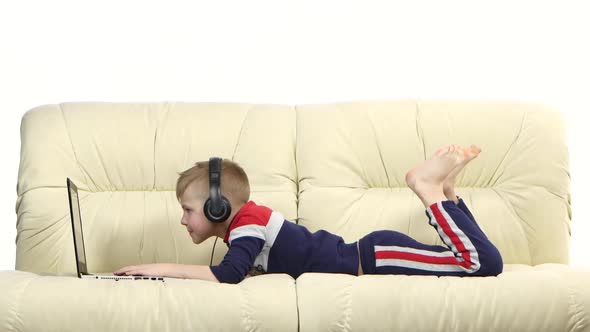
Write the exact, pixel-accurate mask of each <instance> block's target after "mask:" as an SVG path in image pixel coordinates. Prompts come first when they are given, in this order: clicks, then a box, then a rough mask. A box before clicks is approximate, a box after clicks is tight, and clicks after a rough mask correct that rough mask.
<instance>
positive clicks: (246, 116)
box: [231, 105, 256, 161]
mask: <svg viewBox="0 0 590 332" xmlns="http://www.w3.org/2000/svg"><path fill="white" fill-rule="evenodd" d="M255 106H256V105H250V106H249V107H248V108H247V109H246V114H245V115H244V119H243V120H242V125H241V126H240V132H239V133H238V137H237V138H236V146H234V152H233V154H232V156H231V160H232V161H234V157H235V156H236V151H238V145H240V139H241V138H242V131H243V130H244V124H245V123H246V121H247V120H248V115H249V114H250V110H252V109H253V108H254V107H255Z"/></svg>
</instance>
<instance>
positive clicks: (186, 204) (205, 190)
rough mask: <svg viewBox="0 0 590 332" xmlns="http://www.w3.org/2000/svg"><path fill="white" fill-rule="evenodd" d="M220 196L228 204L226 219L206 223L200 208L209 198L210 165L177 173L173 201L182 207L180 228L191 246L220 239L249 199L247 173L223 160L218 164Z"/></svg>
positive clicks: (231, 162)
mask: <svg viewBox="0 0 590 332" xmlns="http://www.w3.org/2000/svg"><path fill="white" fill-rule="evenodd" d="M221 194H222V195H223V196H225V197H226V198H227V199H228V200H229V202H230V204H231V208H232V211H231V214H230V216H229V218H228V219H227V220H226V221H225V222H223V223H219V224H215V223H212V222H210V221H209V220H207V218H206V217H205V214H204V213H203V206H204V204H205V201H206V200H207V198H209V161H200V162H198V163H196V164H195V166H193V167H191V168H189V169H187V170H185V171H184V172H182V173H180V176H179V177H178V181H177V182H176V198H177V199H178V201H179V202H180V204H181V205H182V209H183V215H182V219H181V224H183V225H185V226H186V228H187V230H188V231H189V234H190V236H191V238H192V239H193V242H194V243H197V244H199V243H201V242H203V241H205V240H206V239H208V238H209V237H211V236H219V237H223V236H224V235H225V231H226V230H227V226H228V225H229V223H230V222H231V220H232V219H233V217H234V216H235V214H236V213H237V212H238V210H239V209H240V208H241V207H242V206H244V204H246V203H247V202H248V200H249V199H250V184H249V182H248V176H247V175H246V172H244V170H243V169H242V167H240V165H238V164H237V163H235V162H233V161H231V160H227V159H223V160H222V162H221Z"/></svg>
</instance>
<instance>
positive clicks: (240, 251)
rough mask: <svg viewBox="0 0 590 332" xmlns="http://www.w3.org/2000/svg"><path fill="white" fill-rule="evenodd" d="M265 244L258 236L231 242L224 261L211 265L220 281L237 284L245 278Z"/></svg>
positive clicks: (212, 270) (245, 237)
mask: <svg viewBox="0 0 590 332" xmlns="http://www.w3.org/2000/svg"><path fill="white" fill-rule="evenodd" d="M263 246H264V240H262V239H259V238H256V237H252V236H244V237H240V238H237V239H235V240H233V241H232V242H231V246H230V247H229V250H228V251H227V254H225V257H223V261H221V263H220V264H219V265H216V266H212V267H211V272H213V274H214V275H215V277H216V278H217V280H219V282H223V283H230V284H237V283H238V282H240V281H242V280H244V278H245V277H246V273H248V271H250V268H252V265H253V264H254V260H255V259H256V256H258V254H259V253H260V251H262V247H263Z"/></svg>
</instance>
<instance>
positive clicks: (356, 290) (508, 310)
mask: <svg viewBox="0 0 590 332" xmlns="http://www.w3.org/2000/svg"><path fill="white" fill-rule="evenodd" d="M589 282H590V269H574V268H571V267H569V266H567V265H563V264H541V265H537V266H530V265H522V264H506V265H505V266H504V272H503V273H502V274H500V275H499V276H498V277H469V278H460V277H440V278H439V277H435V276H406V275H395V276H393V275H392V276H383V275H381V276H379V275H364V276H361V277H355V276H348V275H329V274H320V273H307V274H304V275H302V276H301V277H299V278H298V279H297V300H298V302H299V320H300V327H301V331H365V330H370V331H519V332H522V331H532V332H537V331H588V330H589V329H590V317H589V316H588V313H589V312H590V287H588V284H589Z"/></svg>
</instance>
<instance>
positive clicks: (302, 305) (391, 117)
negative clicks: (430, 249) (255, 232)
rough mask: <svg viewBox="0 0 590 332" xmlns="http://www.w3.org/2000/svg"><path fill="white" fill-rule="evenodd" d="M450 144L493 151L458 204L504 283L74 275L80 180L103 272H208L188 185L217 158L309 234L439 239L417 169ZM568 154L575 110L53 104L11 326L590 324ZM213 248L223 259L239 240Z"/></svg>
mask: <svg viewBox="0 0 590 332" xmlns="http://www.w3.org/2000/svg"><path fill="white" fill-rule="evenodd" d="M451 143H457V144H462V145H466V146H468V145H469V144H472V143H473V144H477V145H479V146H480V147H481V148H482V153H481V154H480V156H479V157H478V158H476V159H475V160H474V161H472V162H471V163H470V164H469V165H468V166H467V167H466V168H465V169H464V170H463V172H462V173H461V175H460V176H459V178H458V183H457V193H458V194H459V195H460V196H462V197H463V198H464V199H465V201H466V203H467V205H468V206H469V208H470V210H471V211H472V212H473V214H474V216H475V217H476V219H477V221H478V223H479V225H480V226H481V228H482V229H483V230H484V232H485V233H486V234H487V235H488V237H489V238H490V240H491V241H492V242H493V243H494V244H495V245H496V246H497V247H498V249H499V250H500V252H501V254H502V255H503V259H504V263H505V264H506V265H505V268H504V273H503V274H501V275H500V276H498V277H492V278H476V277H473V278H453V277H442V278H437V277H432V276H412V277H408V276H369V275H366V276H362V277H355V276H346V275H329V274H319V273H307V274H304V275H302V276H301V277H300V278H298V279H297V280H293V279H292V278H291V277H289V276H286V275H265V276H261V277H255V278H248V279H246V280H244V281H243V282H242V283H240V284H238V285H220V284H212V283H208V282H205V281H197V280H176V281H172V282H170V283H163V284H162V283H158V284H155V283H153V282H148V283H133V285H126V284H124V283H122V282H119V283H117V282H114V281H108V280H107V281H100V282H97V281H93V280H80V279H77V278H75V277H73V274H74V272H75V265H74V264H75V262H74V251H73V243H72V236H71V228H70V221H69V213H68V205H67V192H66V189H65V179H66V177H70V178H72V179H73V180H74V182H75V183H76V184H77V185H78V186H79V188H80V194H81V207H82V218H83V222H84V237H85V242H86V255H87V257H88V262H89V270H90V271H91V272H109V271H113V270H115V269H117V268H119V267H121V266H124V265H130V264H142V263H153V262H172V263H183V264H208V263H209V257H210V253H211V249H212V245H213V241H212V240H209V241H207V242H205V243H203V244H202V245H199V246H195V245H193V243H192V242H191V241H190V238H189V236H188V235H187V234H186V230H185V228H184V227H183V226H182V225H181V224H180V217H181V212H182V211H181V209H180V207H179V205H178V202H177V201H176V197H175V192H174V190H175V188H174V186H175V182H176V179H177V176H178V173H179V172H181V171H183V170H185V169H186V168H188V167H190V166H192V165H193V164H194V163H195V162H196V161H200V160H207V159H208V158H209V157H210V156H212V155H217V156H220V157H223V158H228V159H232V160H234V161H236V162H238V163H239V164H240V165H242V166H243V167H244V169H245V170H246V172H247V173H248V176H249V178H250V184H251V189H252V196H251V198H252V199H253V200H254V201H256V202H257V203H259V204H263V205H268V206H270V207H272V208H273V209H275V210H278V211H279V212H281V213H282V214H283V215H285V217H286V218H287V219H290V220H295V221H297V222H298V223H300V224H302V225H305V226H306V227H308V228H309V229H310V230H312V231H315V230H319V229H326V230H328V231H331V232H334V233H337V234H339V235H341V236H343V237H344V238H345V240H346V241H347V242H352V241H356V240H357V239H358V238H360V237H362V236H363V235H365V234H366V233H368V232H370V231H373V230H377V229H394V230H398V231H401V232H404V233H406V234H409V235H410V236H412V237H414V238H416V239H417V240H418V241H421V242H424V243H428V244H442V243H441V240H440V238H439V237H438V236H437V234H436V232H435V231H434V229H433V228H432V227H431V226H429V225H428V223H427V218H426V216H425V214H424V206H422V204H421V202H420V201H419V200H418V198H417V197H415V195H414V194H413V193H412V192H411V190H409V189H408V188H407V186H406V184H405V174H406V172H407V171H408V170H409V169H410V168H411V167H413V166H415V165H416V164H418V163H421V162H422V161H423V160H425V158H428V157H429V156H430V155H432V154H433V152H434V151H435V150H436V149H438V148H439V147H441V146H443V145H447V144H451ZM568 162H569V161H568V150H567V144H566V128H565V126H564V123H563V119H562V117H561V115H560V113H559V112H558V111H557V110H555V109H552V108H550V107H548V106H545V105H541V104H536V103H525V102H515V101H442V100H438V101H419V100H418V101H417V100H399V101H364V102H348V103H334V104H321V105H311V104H310V105H295V106H287V105H255V104H238V103H179V102H175V103H172V102H163V103H144V104H139V103H64V104H59V105H45V106H40V107H38V108H35V109H33V110H31V111H29V112H27V113H26V114H25V115H24V117H23V120H22V127H21V161H20V168H19V179H18V200H17V206H16V210H17V215H18V218H17V230H18V234H17V239H16V245H17V257H16V269H17V270H20V271H6V272H0V292H1V293H2V294H3V296H2V297H0V330H8V331H35V330H39V329H41V328H45V329H47V330H65V329H76V330H79V329H80V328H85V329H87V330H91V331H105V330H114V329H119V330H130V331H133V330H135V331H145V330H150V329H151V330H158V331H160V330H161V331H178V330H199V329H213V330H226V331H234V330H237V329H242V330H248V331H250V330H278V331H289V330H291V331H293V330H298V329H299V330H302V331H326V330H364V329H367V330H379V329H384V330H408V329H413V330H416V331H432V330H438V331H448V330H465V331H467V330H471V331H476V330H482V329H492V330H507V329H514V330H519V331H540V330H546V331H549V330H552V331H554V330H560V331H582V330H586V331H588V330H590V286H589V285H590V284H588V283H587V282H585V281H587V280H590V271H578V270H575V269H571V268H569V267H568V266H567V262H568V250H569V236H570V227H569V225H570V220H571V210H570V188H569V185H570V177H569V164H568ZM217 247H218V248H217V250H216V255H215V256H216V257H215V261H220V260H221V258H222V256H223V254H224V253H225V252H226V247H225V245H224V244H223V243H218V244H217ZM47 275H50V276H47ZM56 275H57V276H56ZM105 303H106V305H103V306H101V307H99V308H97V307H96V306H97V304H105ZM120 304H123V309H121V306H120ZM423 308H424V309H423ZM68 310H69V311H72V310H74V311H75V312H77V313H79V314H80V315H79V316H75V315H74V316H72V315H70V314H69V312H68ZM121 310H122V311H121ZM106 317H109V319H106ZM88 321H92V322H95V323H94V324H90V325H88V324H87V322H88Z"/></svg>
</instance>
